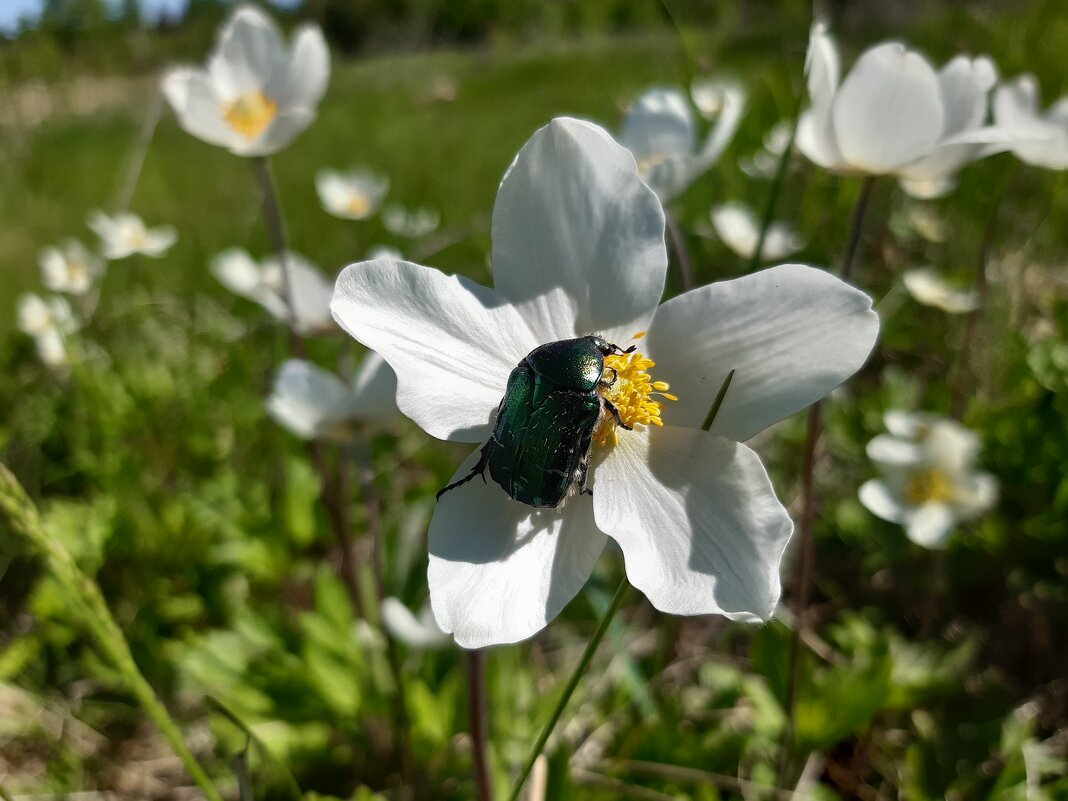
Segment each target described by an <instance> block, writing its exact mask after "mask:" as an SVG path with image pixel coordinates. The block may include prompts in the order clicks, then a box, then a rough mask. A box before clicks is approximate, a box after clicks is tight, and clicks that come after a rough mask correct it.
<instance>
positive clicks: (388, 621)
mask: <svg viewBox="0 0 1068 801" xmlns="http://www.w3.org/2000/svg"><path fill="white" fill-rule="evenodd" d="M380 611H381V614H382V625H383V626H385V627H386V631H388V632H389V633H390V634H391V635H392V636H393V637H394V638H395V639H397V640H399V641H400V642H402V643H404V644H405V645H407V646H408V647H409V648H415V649H423V648H440V647H442V646H444V645H446V644H448V643H449V642H450V641H451V640H452V638H451V637H450V636H449V635H448V634H446V633H445V632H443V631H442V630H441V629H440V628H438V624H437V621H435V620H434V614H433V612H432V611H430V609H429V607H424V608H423V609H422V610H421V611H420V612H419V617H418V618H417V617H416V616H415V615H413V614H412V612H411V610H410V609H409V608H408V607H407V606H405V605H404V604H403V603H401V601H400V600H399V599H397V598H384V599H383V600H382V608H381V610H380Z"/></svg>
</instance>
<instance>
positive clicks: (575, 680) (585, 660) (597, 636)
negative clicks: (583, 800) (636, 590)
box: [508, 577, 630, 801]
mask: <svg viewBox="0 0 1068 801" xmlns="http://www.w3.org/2000/svg"><path fill="white" fill-rule="evenodd" d="M629 587H630V585H629V584H628V583H627V579H626V577H624V578H623V580H622V581H620V582H619V587H618V588H617V589H616V594H615V595H613V596H612V602H611V603H610V604H609V605H608V609H606V610H605V613H604V614H603V615H601V620H600V622H599V623H598V624H597V629H596V630H595V631H594V632H593V636H592V637H590V641H589V642H588V643H586V650H585V651H583V652H582V658H581V659H579V663H578V664H577V665H576V666H575V670H574V671H573V672H572V673H571V678H569V679H568V680H567V684H566V685H565V686H564V691H563V692H562V693H561V694H560V699H559V700H558V701H557V702H556V707H555V708H554V709H553V712H552V715H551V716H550V717H549V721H548V723H546V724H545V727H544V728H543V729H542V730H541V734H539V735H538V739H537V741H536V742H535V743H534V747H533V748H531V749H530V755H529V756H528V757H527V761H526V763H525V764H524V765H523V771H522V772H521V773H520V774H519V779H518V780H517V781H516V783H515V785H514V786H513V787H512V794H511V795H510V796H508V801H516V799H518V798H519V794H520V793H521V792H522V790H523V785H524V784H525V783H526V781H527V777H528V776H530V771H531V770H532V769H533V768H534V763H535V762H536V761H537V759H538V756H539V755H540V754H541V752H542V751H544V750H545V744H546V743H547V742H548V741H549V737H550V735H552V733H553V729H555V728H556V724H557V723H558V722H559V721H560V716H561V715H562V714H563V712H564V708H565V707H566V706H567V702H568V701H570V700H571V696H572V695H573V694H574V692H575V688H576V687H578V684H579V681H581V679H582V677H583V676H584V675H585V673H586V670H587V668H589V666H590V662H591V661H592V660H593V655H594V654H595V653H596V652H597V646H598V645H600V644H601V640H602V639H604V635H605V632H607V631H608V626H609V625H610V624H611V623H612V618H614V617H615V616H616V612H617V611H619V607H620V605H621V604H622V603H623V598H624V597H625V596H626V594H627V590H628V589H629Z"/></svg>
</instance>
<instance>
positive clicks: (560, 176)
mask: <svg viewBox="0 0 1068 801" xmlns="http://www.w3.org/2000/svg"><path fill="white" fill-rule="evenodd" d="M493 271H494V275H493V282H494V286H495V287H496V289H497V291H498V292H499V293H500V294H501V296H502V297H503V298H504V299H505V300H507V301H509V302H511V303H513V304H515V305H516V306H518V307H519V311H520V314H522V315H523V316H524V318H526V319H527V320H528V322H529V325H530V328H531V329H532V330H533V331H534V332H535V333H536V334H537V335H538V337H539V339H540V341H541V342H551V341H553V340H558V339H568V338H570V337H576V336H582V335H584V334H590V333H599V334H602V335H604V336H605V337H606V338H608V339H609V340H611V341H625V340H626V339H628V338H629V337H630V336H631V335H633V334H634V333H635V332H637V331H639V330H644V329H645V328H647V327H648V321H649V319H650V318H651V317H652V313H653V310H654V309H655V308H656V304H657V303H658V302H659V300H660V296H661V294H662V293H663V291H664V277H665V274H666V272H667V250H666V248H665V244H664V212H663V209H662V208H661V206H660V201H659V200H657V198H656V195H655V194H654V193H653V192H652V191H651V190H650V189H649V188H648V187H647V186H646V185H645V184H643V183H642V182H641V180H640V179H639V178H638V170H637V167H636V166H635V163H634V159H633V158H632V157H631V155H630V154H629V153H628V152H627V151H626V150H625V149H623V148H622V147H620V146H619V145H618V144H616V142H614V141H613V140H612V138H611V137H610V136H609V135H608V134H607V133H605V131H604V130H602V129H601V128H598V127H597V126H596V125H592V124H590V123H588V122H582V121H579V120H573V119H567V118H560V119H555V120H553V121H552V122H551V123H549V124H548V125H546V126H545V127H544V128H542V129H540V130H539V131H538V132H537V133H535V134H534V135H533V136H532V137H531V138H530V140H529V141H528V142H527V143H526V144H525V145H524V146H523V149H522V150H520V151H519V155H518V156H516V159H515V161H514V162H513V163H512V166H511V167H510V168H509V169H508V172H507V173H506V174H505V176H504V180H502V181H501V186H500V189H499V191H498V193H497V202H496V204H495V205H494V207H493Z"/></svg>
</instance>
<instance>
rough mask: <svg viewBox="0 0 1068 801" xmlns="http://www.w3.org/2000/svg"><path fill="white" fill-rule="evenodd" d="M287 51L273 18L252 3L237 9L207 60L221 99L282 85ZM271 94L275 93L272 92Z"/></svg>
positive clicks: (287, 55)
mask: <svg viewBox="0 0 1068 801" xmlns="http://www.w3.org/2000/svg"><path fill="white" fill-rule="evenodd" d="M288 62H289V54H288V53H287V52H286V46H285V42H283V41H282V35H281V33H280V32H279V31H278V26H277V25H275V23H274V20H273V19H271V17H270V16H269V15H268V14H266V13H265V12H264V11H263V10H261V9H259V8H257V7H256V6H253V5H245V6H241V7H240V8H238V9H237V10H236V11H235V12H234V13H233V14H232V15H231V17H230V19H229V20H228V21H227V23H226V25H225V26H224V27H223V29H222V31H221V32H220V33H219V39H218V43H217V45H216V47H215V50H214V51H213V54H212V56H211V58H210V59H209V62H208V70H209V72H210V73H211V78H212V81H213V83H214V85H215V86H216V88H217V89H218V90H219V92H220V94H221V96H222V98H223V99H233V98H235V97H238V96H239V95H242V94H244V93H246V92H252V91H259V90H264V89H267V88H268V87H271V88H274V87H276V86H280V85H282V80H283V78H284V77H285V73H286V70H287V68H288ZM270 94H272V95H274V94H275V93H274V92H271V93H270Z"/></svg>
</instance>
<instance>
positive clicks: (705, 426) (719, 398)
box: [701, 370, 735, 431]
mask: <svg viewBox="0 0 1068 801" xmlns="http://www.w3.org/2000/svg"><path fill="white" fill-rule="evenodd" d="M734 372H735V371H734V370H731V371H730V372H729V373H727V377H726V378H724V379H723V383H722V384H721V385H720V387H719V392H717V393H716V399H715V400H714V401H712V408H711V409H709V410H708V416H707V417H706V418H705V422H704V423H702V424H701V430H702V431H708V430H709V429H710V428H712V423H714V422H715V421H716V416H717V415H718V414H719V409H720V407H721V406H722V405H723V399H724V398H725V397H727V389H728V388H729V387H730V385H731V380H732V379H733V378H734Z"/></svg>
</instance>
